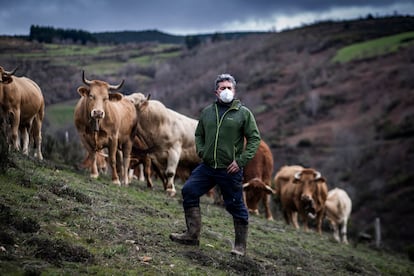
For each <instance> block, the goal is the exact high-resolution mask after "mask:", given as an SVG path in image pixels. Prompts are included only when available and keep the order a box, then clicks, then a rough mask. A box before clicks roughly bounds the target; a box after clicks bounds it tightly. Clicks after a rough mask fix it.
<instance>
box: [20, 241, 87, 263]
mask: <svg viewBox="0 0 414 276" xmlns="http://www.w3.org/2000/svg"><path fill="white" fill-rule="evenodd" d="M27 243H28V245H31V246H34V249H33V250H34V256H35V257H37V258H40V259H42V260H45V261H47V262H49V263H52V264H54V265H57V266H61V265H62V262H64V261H66V262H77V263H93V262H94V256H93V255H92V254H91V253H90V252H89V251H88V250H86V249H85V248H83V247H81V246H73V245H70V244H69V243H67V242H64V241H62V240H56V241H53V240H49V239H42V238H36V237H34V238H32V239H30V240H29V241H28V242H27Z"/></svg>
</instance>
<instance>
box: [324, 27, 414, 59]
mask: <svg viewBox="0 0 414 276" xmlns="http://www.w3.org/2000/svg"><path fill="white" fill-rule="evenodd" d="M413 43H414V32H406V33H401V34H397V35H391V36H386V37H382V38H378V39H373V40H369V41H365V42H361V43H355V44H352V45H349V46H346V47H344V48H342V49H340V50H338V51H337V53H336V55H335V56H334V57H333V59H332V61H333V62H339V63H345V62H349V61H352V60H357V59H363V58H372V57H376V56H381V55H385V54H388V53H393V52H396V51H398V49H400V48H401V47H406V46H408V45H413Z"/></svg>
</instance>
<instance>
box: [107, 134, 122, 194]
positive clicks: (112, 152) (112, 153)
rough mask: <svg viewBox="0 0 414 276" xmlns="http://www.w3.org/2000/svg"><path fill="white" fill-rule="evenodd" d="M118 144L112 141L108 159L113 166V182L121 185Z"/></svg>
mask: <svg viewBox="0 0 414 276" xmlns="http://www.w3.org/2000/svg"><path fill="white" fill-rule="evenodd" d="M115 139H116V138H115ZM117 149H118V148H117V145H116V143H114V142H113V141H112V143H110V146H109V147H108V155H109V156H108V159H109V166H110V167H111V171H112V183H114V184H116V185H118V186H121V182H120V181H119V176H118V172H117V166H116V155H117Z"/></svg>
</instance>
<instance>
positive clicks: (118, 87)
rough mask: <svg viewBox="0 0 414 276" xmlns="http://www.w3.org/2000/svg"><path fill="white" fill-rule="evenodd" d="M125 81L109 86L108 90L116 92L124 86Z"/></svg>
mask: <svg viewBox="0 0 414 276" xmlns="http://www.w3.org/2000/svg"><path fill="white" fill-rule="evenodd" d="M124 82H125V80H122V81H121V83H120V84H118V85H109V90H118V89H120V88H121V87H122V85H124Z"/></svg>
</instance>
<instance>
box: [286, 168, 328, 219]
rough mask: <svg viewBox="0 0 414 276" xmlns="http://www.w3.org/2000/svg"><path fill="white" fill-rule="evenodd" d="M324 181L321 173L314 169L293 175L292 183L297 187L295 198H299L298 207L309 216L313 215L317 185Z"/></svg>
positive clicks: (317, 190)
mask: <svg viewBox="0 0 414 276" xmlns="http://www.w3.org/2000/svg"><path fill="white" fill-rule="evenodd" d="M324 181H325V179H324V178H323V177H322V176H321V173H320V172H318V171H316V170H314V169H303V170H302V171H300V172H297V173H295V177H294V179H293V183H294V184H296V185H299V186H298V189H297V191H298V193H297V194H296V197H299V202H300V205H301V206H302V208H303V209H304V210H305V211H306V212H307V213H308V214H309V215H311V216H313V215H314V214H315V202H316V200H315V198H316V196H317V195H318V192H319V183H320V182H324Z"/></svg>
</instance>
